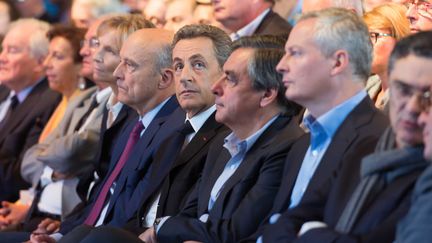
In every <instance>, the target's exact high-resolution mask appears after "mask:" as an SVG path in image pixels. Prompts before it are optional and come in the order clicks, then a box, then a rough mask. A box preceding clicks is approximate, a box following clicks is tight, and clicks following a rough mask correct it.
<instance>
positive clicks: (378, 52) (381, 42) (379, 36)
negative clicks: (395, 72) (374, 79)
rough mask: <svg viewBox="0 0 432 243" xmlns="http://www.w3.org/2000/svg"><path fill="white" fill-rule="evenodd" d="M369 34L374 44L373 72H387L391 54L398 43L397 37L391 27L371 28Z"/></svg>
mask: <svg viewBox="0 0 432 243" xmlns="http://www.w3.org/2000/svg"><path fill="white" fill-rule="evenodd" d="M369 35H370V36H371V41H372V44H373V61H372V73H374V74H381V73H383V72H387V66H388V60H389V58H390V54H391V52H392V50H393V48H394V46H395V45H396V39H395V38H394V37H393V36H392V35H391V31H390V30H389V29H385V28H382V29H369Z"/></svg>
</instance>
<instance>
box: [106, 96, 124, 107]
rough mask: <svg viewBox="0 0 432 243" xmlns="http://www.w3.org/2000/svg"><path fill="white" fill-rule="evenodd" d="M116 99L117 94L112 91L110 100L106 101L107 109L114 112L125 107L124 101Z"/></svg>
mask: <svg viewBox="0 0 432 243" xmlns="http://www.w3.org/2000/svg"><path fill="white" fill-rule="evenodd" d="M114 100H116V97H115V94H114V93H111V95H110V97H109V98H108V102H107V103H106V108H107V110H109V111H112V112H115V111H119V110H121V108H122V107H123V103H121V102H120V101H117V102H116V103H114Z"/></svg>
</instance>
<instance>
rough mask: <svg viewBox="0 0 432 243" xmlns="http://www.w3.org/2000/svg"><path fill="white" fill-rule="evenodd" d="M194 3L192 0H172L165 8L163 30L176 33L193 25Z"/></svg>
mask: <svg viewBox="0 0 432 243" xmlns="http://www.w3.org/2000/svg"><path fill="white" fill-rule="evenodd" d="M194 7H195V2H194V1H192V0H174V1H172V2H171V3H170V4H169V5H168V8H167V11H166V15H165V20H166V23H165V27H164V28H165V29H167V30H172V31H174V32H177V30H179V29H180V28H181V27H183V26H185V25H188V24H192V23H193V11H194Z"/></svg>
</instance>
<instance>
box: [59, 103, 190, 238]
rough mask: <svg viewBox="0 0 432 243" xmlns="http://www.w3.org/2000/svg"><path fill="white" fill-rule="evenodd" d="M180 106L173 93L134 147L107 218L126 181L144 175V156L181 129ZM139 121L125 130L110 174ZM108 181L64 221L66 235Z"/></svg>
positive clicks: (120, 178)
mask: <svg viewBox="0 0 432 243" xmlns="http://www.w3.org/2000/svg"><path fill="white" fill-rule="evenodd" d="M176 109H180V108H178V102H177V99H176V98H175V96H172V97H171V98H170V99H169V100H168V102H167V103H166V104H165V105H164V106H163V107H162V109H161V110H160V111H159V112H158V113H157V114H156V116H155V118H153V120H152V122H151V123H150V125H149V126H148V127H147V128H146V130H145V132H144V134H143V135H142V136H141V138H140V139H139V141H138V143H137V144H136V145H135V147H134V149H133V150H132V154H131V155H130V157H129V159H128V161H127V162H126V164H125V166H124V167H123V169H122V172H121V173H120V175H119V176H118V179H117V181H116V187H115V190H114V195H112V196H111V197H110V207H109V209H108V212H107V217H108V219H107V220H109V214H110V212H111V210H113V206H114V205H116V199H117V198H118V195H119V194H120V193H119V192H120V191H121V190H122V188H124V187H125V184H126V183H128V182H129V181H130V180H137V179H139V178H141V175H142V174H143V172H142V171H141V170H140V168H139V162H140V161H141V160H142V159H143V158H146V157H147V156H150V155H151V153H153V151H154V150H155V148H157V147H159V144H160V143H161V142H162V141H163V140H164V139H165V138H166V137H168V136H169V135H170V134H171V133H172V132H173V131H174V130H175V129H176V128H177V127H176V126H175V125H174V124H177V123H178V122H177V121H178V120H182V119H184V115H183V117H182V118H178V117H174V116H173V115H172V113H173V111H175V110H176ZM137 121H138V120H137V119H135V120H132V121H131V122H130V123H129V124H128V125H127V127H126V128H125V129H124V131H123V132H122V133H121V135H120V137H119V139H118V141H117V143H116V145H115V146H114V150H113V152H112V157H111V162H110V167H109V172H108V173H107V175H108V174H110V173H111V171H112V170H113V169H114V167H115V165H116V163H117V162H118V160H119V158H120V156H121V154H122V152H123V150H124V147H125V146H126V143H127V140H128V139H129V135H130V133H131V131H132V129H133V127H134V126H135V124H136V123H137ZM173 123H174V124H173ZM180 124H181V123H180ZM107 178H108V176H105V180H106V179H107ZM105 180H104V181H103V182H101V183H100V184H99V185H98V186H97V188H95V190H94V192H95V193H93V196H92V197H91V201H90V203H88V204H87V205H86V206H85V208H84V209H83V208H82V207H81V208H77V209H76V210H75V213H73V215H72V216H71V217H70V218H69V219H67V220H66V221H64V222H63V223H62V224H61V227H60V233H62V234H66V233H68V232H69V231H70V230H72V229H73V228H74V227H76V226H78V225H80V224H82V223H83V222H84V220H85V219H86V218H87V216H88V214H89V213H90V211H91V209H92V208H93V205H94V202H95V201H96V199H97V196H98V195H99V191H100V190H101V189H102V187H103V184H104V183H105ZM117 209H118V210H122V209H121V208H116V210H117ZM123 211H124V209H123Z"/></svg>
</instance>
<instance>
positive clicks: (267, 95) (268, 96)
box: [260, 89, 278, 107]
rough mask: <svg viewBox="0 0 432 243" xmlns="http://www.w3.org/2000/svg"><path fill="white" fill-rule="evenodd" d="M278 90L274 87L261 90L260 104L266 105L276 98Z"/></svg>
mask: <svg viewBox="0 0 432 243" xmlns="http://www.w3.org/2000/svg"><path fill="white" fill-rule="evenodd" d="M277 94H278V92H277V91H276V90H275V89H268V90H266V91H263V92H262V95H261V100H260V106H261V107H266V106H268V105H269V104H271V103H272V102H273V101H274V100H276V99H277Z"/></svg>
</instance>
